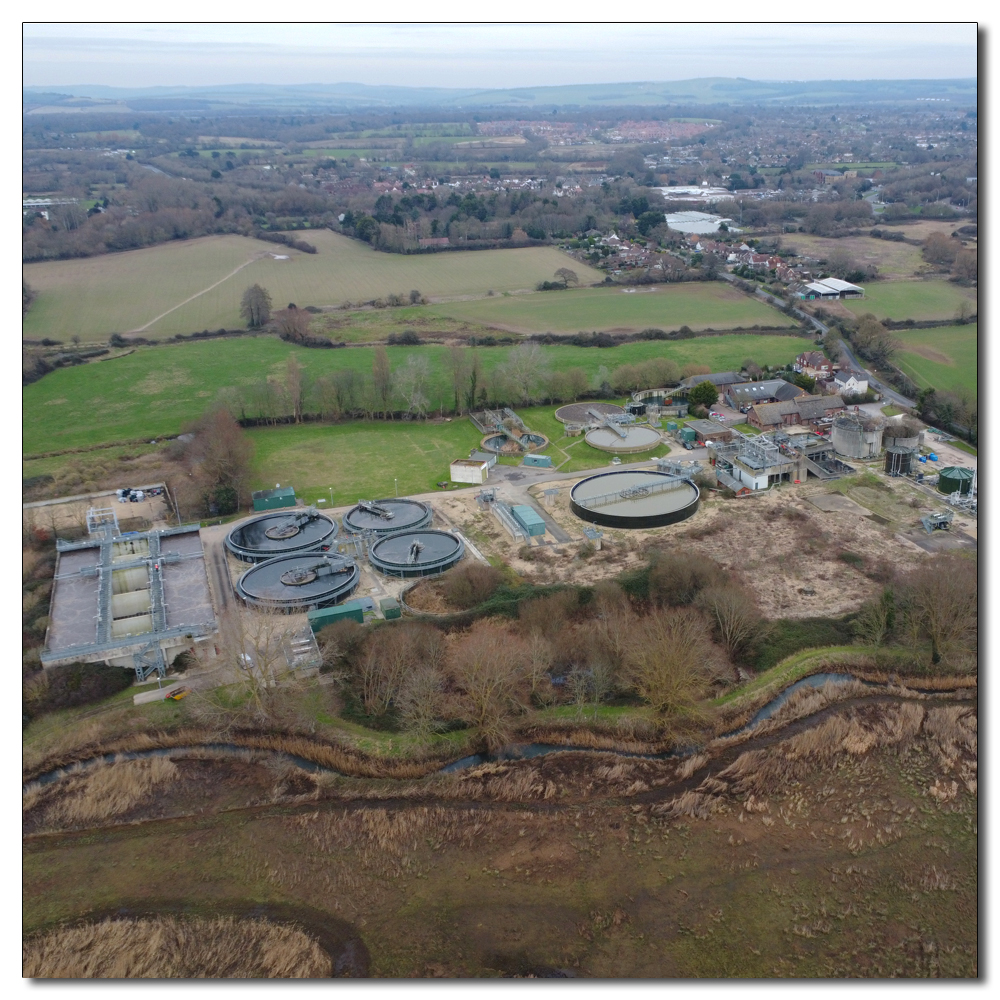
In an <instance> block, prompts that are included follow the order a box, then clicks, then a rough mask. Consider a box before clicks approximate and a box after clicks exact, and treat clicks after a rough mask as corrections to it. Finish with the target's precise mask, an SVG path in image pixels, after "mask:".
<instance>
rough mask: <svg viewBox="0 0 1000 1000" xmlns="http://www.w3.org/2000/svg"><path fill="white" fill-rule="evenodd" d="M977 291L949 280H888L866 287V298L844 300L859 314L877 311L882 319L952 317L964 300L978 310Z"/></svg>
mask: <svg viewBox="0 0 1000 1000" xmlns="http://www.w3.org/2000/svg"><path fill="white" fill-rule="evenodd" d="M976 299H977V296H976V290H975V289H974V288H961V287H959V286H958V285H953V284H952V283H951V282H949V281H885V282H870V283H869V284H867V285H866V286H865V297H864V298H863V299H844V300H843V303H842V304H843V305H844V306H846V307H847V308H848V309H850V311H851V312H852V313H854V315H855V316H863V315H864V314H865V313H874V314H875V315H876V316H877V317H878V318H879V319H896V320H900V319H915V320H922V319H951V318H952V317H954V316H955V315H956V314H957V313H958V309H959V306H960V305H961V303H962V302H963V301H965V302H969V303H970V304H971V305H972V308H973V310H975V309H976Z"/></svg>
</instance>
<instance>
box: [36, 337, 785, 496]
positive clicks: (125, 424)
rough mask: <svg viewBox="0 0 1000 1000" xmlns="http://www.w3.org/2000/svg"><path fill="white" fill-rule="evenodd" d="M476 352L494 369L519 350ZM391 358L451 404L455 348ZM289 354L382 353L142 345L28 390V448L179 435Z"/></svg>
mask: <svg viewBox="0 0 1000 1000" xmlns="http://www.w3.org/2000/svg"><path fill="white" fill-rule="evenodd" d="M802 346H803V341H802V340H801V339H799V338H798V337H788V336H781V335H769V336H761V335H756V334H729V335H720V336H712V337H696V338H693V339H691V340H682V341H676V342H663V341H643V342H640V343H634V344H623V345H621V346H620V347H613V348H603V349H602V348H585V347H572V346H552V347H543V348H542V355H543V357H544V358H545V361H546V363H547V364H548V365H549V366H551V368H553V369H556V370H558V369H568V368H574V367H580V368H583V369H584V371H585V372H586V373H587V375H588V376H589V377H590V378H591V379H593V377H594V376H595V375H597V373H598V370H599V369H600V368H601V367H606V368H608V369H609V370H613V369H614V368H616V367H617V366H618V365H621V364H635V363H637V362H640V361H646V360H649V359H650V358H655V357H667V358H671V359H672V360H674V361H676V362H677V364H678V365H680V366H681V367H683V366H684V365H687V364H703V365H706V366H707V367H708V368H709V369H710V370H712V371H725V370H729V369H732V368H734V367H738V366H739V365H740V363H741V362H742V361H743V359H744V358H746V357H748V356H749V357H752V358H754V359H755V360H756V361H757V363H758V364H770V365H777V364H786V363H788V362H789V361H790V360H791V359H793V358H794V357H795V356H796V355H797V354H798V353H799V352H800V351H801V350H802ZM474 350H475V351H476V353H477V354H478V356H479V358H480V361H481V363H482V367H483V370H484V371H485V372H488V371H489V370H490V369H491V368H493V367H494V366H495V365H497V364H499V363H500V362H502V361H503V360H504V359H505V358H506V357H507V355H508V353H509V351H510V350H511V348H509V347H477V348H474ZM388 352H389V359H390V363H391V365H392V367H393V368H397V367H398V366H400V365H402V364H405V363H406V358H407V356H408V355H410V354H413V353H419V354H422V355H423V356H425V357H426V358H427V360H428V363H429V367H430V380H429V385H428V395H429V398H430V406H429V409H430V410H431V411H432V412H433V411H434V410H436V409H438V408H439V407H440V406H442V405H443V406H450V405H451V399H452V392H451V387H450V380H449V375H448V371H447V358H448V348H447V347H445V346H443V345H427V346H425V347H418V348H414V347H390V348H388ZM290 354H294V355H295V356H296V357H297V358H298V360H299V362H300V363H301V365H302V366H303V368H304V370H305V375H306V379H307V381H308V379H310V378H316V377H318V376H321V375H326V374H329V373H331V372H333V371H336V370H338V369H341V368H354V369H356V370H358V371H363V372H366V373H368V372H371V370H372V362H373V358H374V348H371V347H346V348H340V349H335V350H308V349H305V348H300V347H293V346H291V345H289V344H287V343H285V342H284V341H281V340H279V339H278V338H276V337H269V336H260V337H243V338H240V339H238V340H209V341H189V342H185V343H179V344H178V343H175V344H164V345H159V346H152V347H140V348H138V349H136V350H135V351H133V352H132V353H131V354H126V355H122V356H121V357H118V358H115V359H114V360H112V361H103V362H97V363H91V364H88V365H80V366H76V367H72V368H60V369H57V370H56V371H54V372H52V373H50V374H49V375H46V376H45V377H44V378H43V379H41V380H40V381H38V382H35V383H33V384H32V385H28V386H25V388H24V390H23V395H22V400H23V408H24V414H25V419H24V430H23V435H24V436H23V451H24V453H25V454H39V453H42V452H49V451H57V450H62V449H66V448H79V447H86V446H89V445H94V444H102V443H112V442H121V441H128V440H132V439H134V438H146V439H150V438H161V437H164V436H167V435H171V434H177V433H178V432H179V431H180V430H181V429H182V427H183V426H184V425H185V424H186V423H188V422H189V421H191V420H193V419H194V418H196V417H198V416H199V415H200V414H201V413H202V412H204V410H205V409H206V408H207V407H208V406H210V405H211V403H212V401H213V400H214V399H215V398H216V397H217V396H218V393H219V391H220V390H221V389H224V388H226V387H235V388H239V387H240V386H245V385H250V384H253V383H256V382H259V381H261V380H263V379H264V378H267V377H268V376H270V377H273V378H275V379H278V380H279V381H280V380H281V379H283V378H284V372H285V369H286V364H287V360H288V357H289V355H290ZM279 481H280V480H279Z"/></svg>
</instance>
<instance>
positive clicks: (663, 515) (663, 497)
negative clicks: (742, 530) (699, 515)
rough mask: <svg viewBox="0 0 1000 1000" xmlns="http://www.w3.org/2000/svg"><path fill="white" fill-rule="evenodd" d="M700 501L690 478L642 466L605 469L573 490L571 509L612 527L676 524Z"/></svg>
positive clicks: (583, 517) (695, 507)
mask: <svg viewBox="0 0 1000 1000" xmlns="http://www.w3.org/2000/svg"><path fill="white" fill-rule="evenodd" d="M699 500H700V492H699V490H698V487H697V486H696V485H695V484H694V483H693V482H692V481H691V480H690V479H687V478H685V477H683V476H673V475H670V474H668V473H664V472H653V471H650V470H642V469H637V470H627V471H622V472H603V473H600V474H598V475H596V476H590V477H588V478H587V479H582V480H581V481H580V482H578V483H577V484H576V486H574V487H573V489H572V490H571V491H570V509H571V510H572V511H573V513H574V514H576V516H577V517H579V518H581V519H582V520H584V521H590V522H591V523H593V524H603V525H605V526H607V527H612V528H655V527H661V526H663V525H667V524H676V523H677V522H678V521H683V520H685V519H686V518H689V517H691V515H692V514H694V513H695V512H696V511H697V510H698V504H699Z"/></svg>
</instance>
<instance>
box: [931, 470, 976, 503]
mask: <svg viewBox="0 0 1000 1000" xmlns="http://www.w3.org/2000/svg"><path fill="white" fill-rule="evenodd" d="M974 475H975V473H974V472H973V471H972V469H963V468H959V467H958V466H955V465H951V466H949V467H948V468H947V469H942V470H941V473H940V475H939V476H938V484H937V488H938V490H939V492H941V493H944V494H945V495H946V496H950V495H951V494H952V493H961V494H962V496H965V495H966V494H967V493H968V492H969V491H970V490H971V489H972V479H973V476H974Z"/></svg>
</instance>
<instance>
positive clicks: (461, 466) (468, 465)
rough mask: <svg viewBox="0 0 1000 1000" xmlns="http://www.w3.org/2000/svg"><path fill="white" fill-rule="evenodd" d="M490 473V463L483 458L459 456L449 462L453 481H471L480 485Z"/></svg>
mask: <svg viewBox="0 0 1000 1000" xmlns="http://www.w3.org/2000/svg"><path fill="white" fill-rule="evenodd" d="M489 474H490V463H489V462H488V461H486V460H485V459H477V458H459V459H456V461H454V462H452V463H451V481H452V482H453V483H472V484H474V485H476V486H481V485H482V484H483V483H485V482H486V480H487V478H488V477H489Z"/></svg>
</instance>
